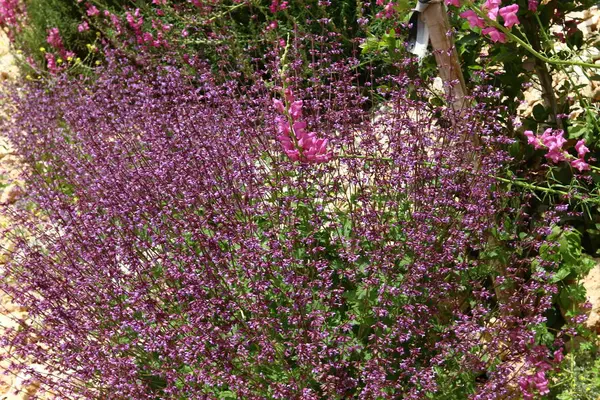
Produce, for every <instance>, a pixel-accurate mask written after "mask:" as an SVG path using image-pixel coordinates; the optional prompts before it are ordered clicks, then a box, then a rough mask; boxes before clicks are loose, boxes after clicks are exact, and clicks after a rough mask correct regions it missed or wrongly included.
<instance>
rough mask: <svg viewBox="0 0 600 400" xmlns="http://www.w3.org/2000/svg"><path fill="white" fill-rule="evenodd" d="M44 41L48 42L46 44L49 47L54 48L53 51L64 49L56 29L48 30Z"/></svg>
mask: <svg viewBox="0 0 600 400" xmlns="http://www.w3.org/2000/svg"><path fill="white" fill-rule="evenodd" d="M46 41H47V42H48V44H50V46H52V47H54V48H55V49H59V50H60V49H62V48H63V47H64V45H63V41H62V38H61V37H60V32H59V31H58V28H50V29H48V37H46Z"/></svg>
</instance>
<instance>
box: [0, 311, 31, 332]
mask: <svg viewBox="0 0 600 400" xmlns="http://www.w3.org/2000/svg"><path fill="white" fill-rule="evenodd" d="M26 317H27V313H26V312H15V313H11V314H7V315H0V330H2V329H19V327H21V324H22V323H24V321H25V319H26Z"/></svg>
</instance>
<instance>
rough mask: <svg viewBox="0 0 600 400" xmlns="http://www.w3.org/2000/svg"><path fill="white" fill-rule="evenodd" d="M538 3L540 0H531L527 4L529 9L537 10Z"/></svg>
mask: <svg viewBox="0 0 600 400" xmlns="http://www.w3.org/2000/svg"><path fill="white" fill-rule="evenodd" d="M538 4H539V1H538V0H529V2H528V4H527V6H528V7H527V8H528V9H529V11H537V8H538Z"/></svg>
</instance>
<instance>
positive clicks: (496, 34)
mask: <svg viewBox="0 0 600 400" xmlns="http://www.w3.org/2000/svg"><path fill="white" fill-rule="evenodd" d="M481 33H483V34H484V35H488V36H489V37H490V39H491V41H492V42H500V43H506V35H505V34H504V33H503V32H500V31H499V30H498V29H496V28H494V27H491V26H488V27H487V28H485V29H482V30H481Z"/></svg>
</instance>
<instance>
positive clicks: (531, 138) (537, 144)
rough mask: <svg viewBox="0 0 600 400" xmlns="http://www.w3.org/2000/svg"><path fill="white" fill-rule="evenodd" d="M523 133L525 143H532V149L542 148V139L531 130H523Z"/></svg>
mask: <svg viewBox="0 0 600 400" xmlns="http://www.w3.org/2000/svg"><path fill="white" fill-rule="evenodd" d="M523 134H524V135H525V137H527V144H530V145H532V146H533V148H534V149H536V150H539V149H541V148H543V145H542V141H541V140H540V139H539V138H538V137H537V136H535V134H534V133H533V131H525V132H524V133H523Z"/></svg>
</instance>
